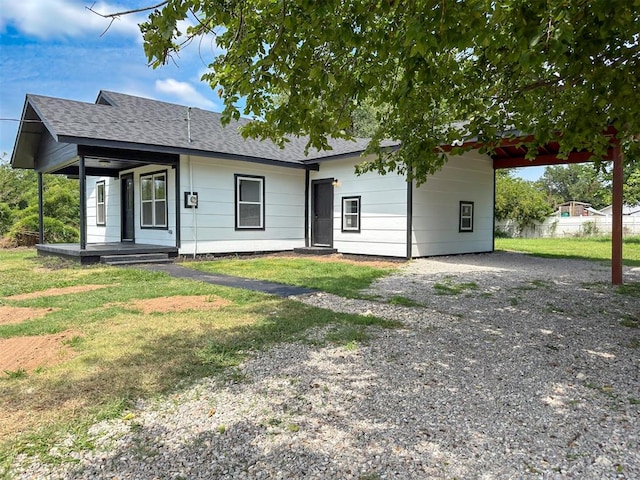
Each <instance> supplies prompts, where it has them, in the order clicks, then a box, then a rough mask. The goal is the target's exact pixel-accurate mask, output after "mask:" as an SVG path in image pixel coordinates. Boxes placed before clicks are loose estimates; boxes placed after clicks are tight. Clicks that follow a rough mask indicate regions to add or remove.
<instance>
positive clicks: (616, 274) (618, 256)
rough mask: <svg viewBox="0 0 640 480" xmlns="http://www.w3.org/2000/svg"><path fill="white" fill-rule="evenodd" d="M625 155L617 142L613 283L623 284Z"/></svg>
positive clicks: (614, 158)
mask: <svg viewBox="0 0 640 480" xmlns="http://www.w3.org/2000/svg"><path fill="white" fill-rule="evenodd" d="M622 164H623V155H622V151H621V150H620V141H619V140H617V139H616V140H615V143H614V146H613V202H612V212H611V213H612V215H613V218H612V221H613V224H612V226H611V283H613V284H614V285H621V284H622V204H623V199H622V184H623V181H624V179H623V168H622Z"/></svg>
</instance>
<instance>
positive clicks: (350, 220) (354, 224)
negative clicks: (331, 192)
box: [342, 197, 360, 232]
mask: <svg viewBox="0 0 640 480" xmlns="http://www.w3.org/2000/svg"><path fill="white" fill-rule="evenodd" d="M342 231H343V232H359V231H360V197H342Z"/></svg>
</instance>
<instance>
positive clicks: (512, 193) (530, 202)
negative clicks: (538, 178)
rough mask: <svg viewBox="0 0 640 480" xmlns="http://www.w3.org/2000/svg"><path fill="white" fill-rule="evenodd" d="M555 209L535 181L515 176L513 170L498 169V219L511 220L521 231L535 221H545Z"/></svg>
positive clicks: (496, 209) (496, 212)
mask: <svg viewBox="0 0 640 480" xmlns="http://www.w3.org/2000/svg"><path fill="white" fill-rule="evenodd" d="M553 210H554V209H553V206H552V205H551V204H549V202H548V201H547V199H546V196H545V194H544V193H543V192H542V191H541V190H540V189H539V188H537V187H536V185H535V183H534V182H530V181H527V180H523V179H521V178H515V177H514V176H513V172H512V171H511V170H497V171H496V204H495V216H496V219H497V220H511V221H513V222H515V224H516V225H517V227H518V230H519V231H521V230H522V229H524V228H525V227H527V226H529V225H533V224H534V223H535V222H542V221H544V220H545V218H547V216H549V215H550V214H551V213H553ZM515 233H519V232H515Z"/></svg>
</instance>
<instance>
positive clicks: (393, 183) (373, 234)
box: [310, 157, 407, 257]
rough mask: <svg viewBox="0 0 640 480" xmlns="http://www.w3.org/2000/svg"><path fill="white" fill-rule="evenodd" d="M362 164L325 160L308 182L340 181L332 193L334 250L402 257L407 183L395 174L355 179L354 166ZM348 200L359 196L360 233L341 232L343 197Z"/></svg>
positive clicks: (356, 158)
mask: <svg viewBox="0 0 640 480" xmlns="http://www.w3.org/2000/svg"><path fill="white" fill-rule="evenodd" d="M362 160H363V159H362V158H360V157H354V158H350V159H344V160H328V161H326V162H322V163H321V164H320V171H318V172H311V180H319V179H323V178H337V179H338V181H339V184H338V185H337V186H336V187H334V190H333V247H334V248H337V249H338V251H339V252H341V253H355V254H363V255H387V256H397V257H404V256H405V255H406V231H407V220H406V213H407V207H406V204H407V183H406V181H405V180H404V178H402V177H400V176H398V175H396V174H387V175H384V176H382V175H379V174H378V173H366V174H364V175H360V176H357V175H356V174H355V173H354V169H355V165H356V164H357V163H360V162H362ZM311 193H313V192H311ZM350 196H361V199H360V208H361V219H360V232H342V197H350ZM310 218H311V219H312V218H313V214H312V213H310ZM311 223H312V222H311Z"/></svg>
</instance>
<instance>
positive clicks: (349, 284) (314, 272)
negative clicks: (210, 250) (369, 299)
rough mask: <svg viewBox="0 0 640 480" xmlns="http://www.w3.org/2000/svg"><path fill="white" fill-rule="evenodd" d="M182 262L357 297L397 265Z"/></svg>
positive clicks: (251, 260) (282, 260)
mask: <svg viewBox="0 0 640 480" xmlns="http://www.w3.org/2000/svg"><path fill="white" fill-rule="evenodd" d="M186 265H187V266H188V267H190V268H195V269H197V270H202V271H204V272H209V273H224V274H227V275H237V276H239V277H246V278H255V279H258V280H270V281H274V282H280V283H286V284H287V285H296V286H301V287H309V288H315V289H317V290H322V291H324V292H329V293H335V294H337V295H341V296H343V297H350V298H354V297H359V296H360V290H362V289H363V288H366V287H368V286H369V285H370V284H371V282H373V281H374V280H376V279H378V278H380V277H383V276H385V275H389V274H390V273H392V272H393V271H394V270H395V269H396V268H397V266H396V265H395V264H393V263H391V262H388V263H385V262H378V263H377V264H376V265H377V266H371V265H367V264H365V263H364V262H362V263H360V262H348V261H325V260H323V259H313V258H308V259H307V258H286V257H269V258H245V259H243V258H239V259H231V260H227V259H224V260H214V261H209V262H189V263H187V264H186ZM338 279H339V280H338Z"/></svg>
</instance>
